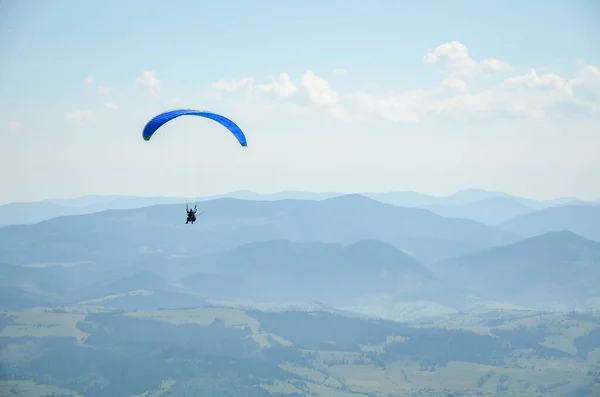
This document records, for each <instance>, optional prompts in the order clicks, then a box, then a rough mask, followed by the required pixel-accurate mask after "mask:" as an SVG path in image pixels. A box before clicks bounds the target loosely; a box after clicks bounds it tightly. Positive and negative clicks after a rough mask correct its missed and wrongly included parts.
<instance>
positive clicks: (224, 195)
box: [0, 188, 600, 206]
mask: <svg viewBox="0 0 600 397" xmlns="http://www.w3.org/2000/svg"><path fill="white" fill-rule="evenodd" d="M466 192H482V193H488V194H491V195H494V194H498V195H508V196H510V198H515V199H524V200H532V201H537V202H552V201H558V200H572V201H582V202H592V203H593V202H600V198H592V199H587V200H586V199H583V198H581V197H577V196H556V197H549V198H543V199H536V198H532V197H526V196H519V195H514V194H511V193H507V192H500V191H490V190H486V189H481V188H465V189H460V190H457V191H454V192H452V193H449V194H446V195H434V194H429V193H424V192H418V191H414V190H389V191H379V192H374V191H369V192H366V191H356V192H334V191H322V192H314V191H307V190H294V189H285V190H276V191H270V192H257V191H252V190H233V191H228V192H224V193H217V194H214V195H208V196H165V195H152V196H150V195H149V196H140V195H131V194H84V195H77V196H64V197H47V198H42V199H39V200H31V201H9V202H0V206H2V205H9V204H27V203H41V202H45V201H63V200H64V201H68V200H78V199H85V198H111V197H114V198H125V199H127V198H130V199H190V200H195V199H210V200H219V199H222V198H231V197H229V196H231V195H235V194H240V193H250V194H256V195H257V196H271V195H279V194H284V193H296V194H314V195H326V194H332V195H338V196H348V195H360V196H364V197H366V198H369V199H373V198H371V197H368V196H366V195H369V194H373V195H383V194H393V193H409V194H417V195H422V196H428V197H434V198H450V197H452V196H455V195H457V194H460V193H466ZM233 198H235V197H233ZM491 198H493V197H486V198H483V199H477V200H474V201H473V202H477V201H480V200H488V199H491ZM239 199H240V200H247V199H245V198H239ZM326 199H327V198H325V199H323V200H326ZM278 200H285V199H278ZM294 200H310V199H303V198H297V199H294Z"/></svg>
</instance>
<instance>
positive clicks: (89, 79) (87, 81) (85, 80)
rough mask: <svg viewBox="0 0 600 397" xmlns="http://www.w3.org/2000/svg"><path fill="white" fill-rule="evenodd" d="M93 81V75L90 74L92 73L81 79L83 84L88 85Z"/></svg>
mask: <svg viewBox="0 0 600 397" xmlns="http://www.w3.org/2000/svg"><path fill="white" fill-rule="evenodd" d="M93 82H94V76H92V75H89V76H87V77H86V78H85V79H83V84H84V85H90V84H92V83H93Z"/></svg>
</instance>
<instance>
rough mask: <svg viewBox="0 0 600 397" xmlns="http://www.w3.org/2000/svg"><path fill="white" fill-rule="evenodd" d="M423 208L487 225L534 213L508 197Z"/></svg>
mask: <svg viewBox="0 0 600 397" xmlns="http://www.w3.org/2000/svg"><path fill="white" fill-rule="evenodd" d="M423 208H425V209H428V210H429V211H431V212H435V213H436V214H439V215H442V216H445V217H448V218H465V219H471V220H474V221H477V222H480V223H484V224H486V225H497V224H499V223H502V222H504V221H507V220H509V219H512V218H514V217H516V216H518V215H523V214H527V213H529V212H532V211H534V210H533V209H532V208H530V207H528V206H526V205H525V204H523V203H522V202H521V200H519V199H515V198H512V197H506V196H497V197H491V198H486V199H483V200H479V201H474V202H471V203H468V204H461V205H440V204H434V205H429V206H424V207H423Z"/></svg>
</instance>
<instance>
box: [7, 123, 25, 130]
mask: <svg viewBox="0 0 600 397" xmlns="http://www.w3.org/2000/svg"><path fill="white" fill-rule="evenodd" d="M6 128H8V130H9V131H19V130H21V128H23V126H22V125H21V123H19V122H18V121H9V122H7V123H6Z"/></svg>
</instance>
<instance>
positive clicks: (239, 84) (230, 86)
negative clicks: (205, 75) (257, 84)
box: [213, 77, 254, 92]
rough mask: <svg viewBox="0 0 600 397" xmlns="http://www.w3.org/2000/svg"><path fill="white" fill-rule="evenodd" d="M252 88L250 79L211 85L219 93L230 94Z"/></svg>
mask: <svg viewBox="0 0 600 397" xmlns="http://www.w3.org/2000/svg"><path fill="white" fill-rule="evenodd" d="M253 87H254V79H253V78H251V77H244V78H241V79H238V80H219V81H217V82H216V83H214V84H213V88H215V89H216V90H219V91H228V92H232V91H235V90H238V89H240V88H245V89H247V90H252V88H253Z"/></svg>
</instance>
